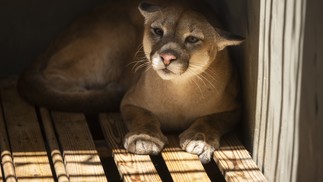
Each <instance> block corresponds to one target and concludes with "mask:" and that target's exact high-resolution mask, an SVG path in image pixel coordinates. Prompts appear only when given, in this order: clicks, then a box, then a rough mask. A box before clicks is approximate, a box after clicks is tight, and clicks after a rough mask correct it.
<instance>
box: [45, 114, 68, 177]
mask: <svg viewBox="0 0 323 182" xmlns="http://www.w3.org/2000/svg"><path fill="white" fill-rule="evenodd" d="M40 114H41V118H42V122H43V126H44V130H45V134H46V139H47V143H48V146H49V150H50V154H51V157H52V161H53V164H54V169H55V175H56V178H57V180H58V181H59V182H63V181H68V180H69V179H68V175H67V172H66V169H65V165H64V161H63V156H62V153H61V151H60V149H59V145H58V142H57V139H56V136H55V131H54V128H53V125H52V122H51V118H50V113H49V112H48V110H46V109H44V108H40Z"/></svg>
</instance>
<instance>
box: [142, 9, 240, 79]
mask: <svg viewBox="0 0 323 182" xmlns="http://www.w3.org/2000/svg"><path fill="white" fill-rule="evenodd" d="M139 10H140V12H141V14H142V15H143V16H144V18H145V32H144V38H143V47H144V52H145V55H146V57H147V59H148V61H149V62H150V64H151V66H152V68H153V69H154V70H155V71H156V72H157V73H158V75H159V76H160V77H161V78H162V79H164V80H171V79H176V78H181V77H183V78H184V77H190V76H194V75H197V74H199V73H202V72H203V71H205V70H206V69H207V68H208V66H209V65H210V64H211V63H212V61H214V60H215V57H216V55H217V52H218V51H221V50H222V49H224V48H225V47H226V46H230V45H238V44H240V43H241V42H242V39H241V38H240V37H238V36H234V35H231V34H230V33H228V32H225V31H222V30H220V29H218V28H216V27H213V26H212V25H211V24H210V23H209V22H208V21H207V19H206V18H205V17H204V16H203V15H202V14H200V13H198V12H195V11H192V10H190V9H188V8H185V7H182V6H178V5H172V6H169V7H160V6H157V5H152V4H150V3H141V4H140V5H139Z"/></svg>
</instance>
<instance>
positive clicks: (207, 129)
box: [179, 111, 238, 163]
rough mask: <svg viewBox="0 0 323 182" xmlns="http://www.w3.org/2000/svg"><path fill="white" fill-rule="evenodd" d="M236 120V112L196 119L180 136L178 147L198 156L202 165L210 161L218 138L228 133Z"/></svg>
mask: <svg viewBox="0 0 323 182" xmlns="http://www.w3.org/2000/svg"><path fill="white" fill-rule="evenodd" d="M237 120H238V111H232V112H225V113H217V114H214V115H210V116H205V117H202V118H199V119H197V120H196V121H195V122H194V123H193V124H192V125H191V126H190V127H189V128H188V129H187V130H185V131H184V132H183V133H182V134H180V136H179V138H180V146H181V147H182V149H184V150H186V151H187V152H190V153H193V154H196V155H198V156H199V158H200V160H201V162H202V163H208V162H210V161H211V159H212V156H213V152H214V151H215V149H217V148H219V146H220V138H221V136H222V135H223V134H225V133H227V132H228V131H230V130H231V129H232V128H233V127H234V124H235V123H236V121H237Z"/></svg>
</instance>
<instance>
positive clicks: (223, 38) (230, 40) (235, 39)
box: [216, 28, 245, 51]
mask: <svg viewBox="0 0 323 182" xmlns="http://www.w3.org/2000/svg"><path fill="white" fill-rule="evenodd" d="M216 32H217V33H218V34H219V38H218V40H217V46H218V50H219V51H221V50H222V49H224V48H225V47H227V46H234V45H239V44H241V43H242V42H243V41H244V40H245V39H244V38H243V37H241V36H239V35H235V34H232V33H230V32H227V31H224V30H221V29H218V28H216Z"/></svg>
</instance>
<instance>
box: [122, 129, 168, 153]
mask: <svg viewBox="0 0 323 182" xmlns="http://www.w3.org/2000/svg"><path fill="white" fill-rule="evenodd" d="M166 142H167V138H166V137H165V136H164V135H162V134H160V135H155V136H151V135H149V134H146V133H140V132H129V133H128V134H127V135H126V137H125V140H124V148H125V149H126V150H127V151H129V152H131V153H135V154H153V155H156V154H159V153H160V152H161V150H162V149H163V148H164V146H165V144H166Z"/></svg>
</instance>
